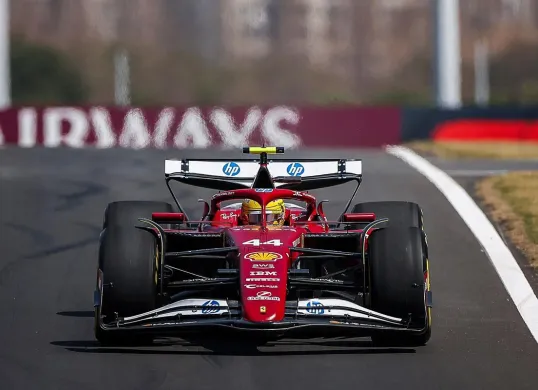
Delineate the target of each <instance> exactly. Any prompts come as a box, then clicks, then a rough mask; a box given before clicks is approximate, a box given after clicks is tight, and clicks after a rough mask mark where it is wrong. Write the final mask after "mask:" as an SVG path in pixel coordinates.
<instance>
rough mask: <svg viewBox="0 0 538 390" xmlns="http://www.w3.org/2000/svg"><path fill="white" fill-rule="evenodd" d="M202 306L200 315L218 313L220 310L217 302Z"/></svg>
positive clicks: (208, 302)
mask: <svg viewBox="0 0 538 390" xmlns="http://www.w3.org/2000/svg"><path fill="white" fill-rule="evenodd" d="M202 306H203V309H202V314H212V313H218V312H219V310H220V305H219V303H218V302H217V301H207V302H204V304H203V305H202Z"/></svg>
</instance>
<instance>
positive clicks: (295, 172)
mask: <svg viewBox="0 0 538 390" xmlns="http://www.w3.org/2000/svg"><path fill="white" fill-rule="evenodd" d="M286 172H288V175H290V176H301V175H302V174H303V173H304V166H303V164H301V163H292V164H290V165H288V168H286Z"/></svg>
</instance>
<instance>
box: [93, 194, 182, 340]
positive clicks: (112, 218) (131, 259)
mask: <svg viewBox="0 0 538 390" xmlns="http://www.w3.org/2000/svg"><path fill="white" fill-rule="evenodd" d="M159 211H162V212H171V211H173V208H172V206H171V205H169V204H167V203H164V202H116V203H111V204H110V205H109V206H108V207H107V210H106V212H105V218H104V223H103V226H104V229H103V231H102V233H101V237H100V246H99V261H98V269H99V270H100V271H101V272H102V277H103V288H102V304H101V318H102V321H103V322H104V323H105V324H106V323H108V322H110V321H112V320H114V319H115V315H116V314H115V313H118V316H120V317H127V316H132V315H136V314H140V313H143V312H146V311H150V310H153V309H155V308H156V300H157V272H158V263H159V261H160V259H159V258H158V253H159V248H158V243H157V240H156V239H155V237H154V236H153V234H152V233H150V232H147V231H144V230H141V229H137V228H136V227H135V225H137V219H138V218H140V217H146V218H151V213H152V212H159ZM138 225H142V223H140V222H139V223H138ZM98 283H99V281H97V284H98ZM97 289H98V286H97ZM98 315H99V313H98V308H96V311H95V336H96V338H97V339H98V340H99V341H100V342H101V343H103V344H125V343H128V344H132V343H133V342H134V339H132V338H131V337H128V336H126V334H125V333H123V332H118V331H116V330H114V331H112V332H111V331H103V330H102V329H101V327H100V326H99V322H98ZM136 340H137V343H140V342H141V343H146V342H150V341H151V338H146V337H144V338H140V337H137V338H136Z"/></svg>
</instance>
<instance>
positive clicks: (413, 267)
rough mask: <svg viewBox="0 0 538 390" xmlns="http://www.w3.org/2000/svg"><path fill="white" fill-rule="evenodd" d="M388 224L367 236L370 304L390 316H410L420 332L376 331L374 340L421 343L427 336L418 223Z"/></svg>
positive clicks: (384, 343)
mask: <svg viewBox="0 0 538 390" xmlns="http://www.w3.org/2000/svg"><path fill="white" fill-rule="evenodd" d="M402 225H403V226H389V227H385V228H381V229H379V230H375V231H373V232H372V234H371V235H370V237H369V247H368V248H369V249H368V259H369V261H368V264H369V267H368V268H369V279H370V280H369V285H370V298H371V308H372V310H375V311H377V312H380V313H383V314H387V315H390V316H393V317H399V318H407V317H408V316H409V315H410V316H411V327H412V328H414V329H423V332H422V333H408V332H406V331H396V332H390V331H389V332H385V333H378V334H375V335H374V336H372V341H373V342H374V344H377V345H382V346H409V347H415V346H421V345H425V344H426V343H427V342H428V341H429V339H430V337H431V322H430V320H431V316H430V308H429V307H427V305H426V291H427V290H429V279H428V278H429V275H428V272H427V271H428V270H427V258H426V256H425V253H424V250H423V248H424V242H423V240H424V236H423V234H422V230H421V229H420V228H419V227H410V226H405V224H402Z"/></svg>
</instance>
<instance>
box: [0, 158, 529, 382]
mask: <svg viewBox="0 0 538 390" xmlns="http://www.w3.org/2000/svg"><path fill="white" fill-rule="evenodd" d="M175 154H176V155H177V156H179V155H181V157H183V156H186V157H193V156H198V157H214V156H215V152H208V151H202V152H200V153H196V152H193V151H189V152H188V153H185V152H183V151H179V152H177V151H176V153H175ZM290 154H291V153H290ZM172 155H174V153H172V152H171V151H169V152H164V151H136V152H135V151H127V150H108V151H95V150H64V149H56V150H42V149H32V150H16V149H3V150H0V307H1V310H2V311H1V313H2V317H1V318H2V320H1V321H0V383H1V385H0V387H1V388H2V389H10V390H11V389H43V390H45V389H54V390H58V389H75V388H76V389H77V390H83V389H95V388H104V389H115V390H120V389H178V388H180V389H214V388H219V389H275V388H294V389H344V388H354V389H357V388H375V389H389V388H390V389H393V388H399V389H416V388H430V389H507V388H510V389H534V390H535V389H537V388H538V369H537V366H538V345H537V344H536V342H535V341H534V340H533V339H532V337H531V335H530V333H529V331H528V329H527V328H526V326H525V324H524V323H523V321H522V320H521V318H520V316H519V314H518V312H517V310H516V308H515V307H514V305H513V304H512V302H511V301H510V299H509V296H508V294H507V293H506V291H505V289H504V287H503V285H502V283H501V281H500V279H499V278H498V277H497V275H496V273H495V270H494V268H493V267H492V266H491V264H490V263H489V260H488V259H487V257H486V256H485V255H484V254H483V252H482V251H481V248H480V246H479V244H478V243H477V241H476V240H475V239H474V237H473V236H472V234H471V233H470V231H469V230H468V229H467V227H466V225H465V224H464V223H463V221H462V220H461V218H460V217H459V216H458V215H457V214H456V213H455V212H454V211H453V209H452V207H451V206H450V205H449V204H448V202H447V201H446V200H445V198H444V197H443V196H442V195H441V194H440V193H439V192H438V190H437V189H436V188H435V187H434V186H433V185H432V184H430V183H429V182H428V181H427V180H426V179H425V178H424V177H422V176H421V175H420V174H418V173H417V172H415V171H414V170H413V169H412V168H410V167H409V166H407V165H405V164H404V163H403V162H401V161H400V160H398V159H397V158H395V157H392V156H389V155H387V154H385V153H384V152H382V151H372V150H370V151H359V150H355V151H345V152H330V153H329V152H326V151H320V152H315V151H310V152H302V153H297V152H295V153H294V155H296V156H297V157H354V158H362V159H363V161H364V182H363V186H362V188H361V190H360V191H359V197H358V198H357V200H361V201H367V200H378V199H381V200H392V199H399V200H411V201H416V202H418V203H419V204H420V205H421V206H422V207H423V209H424V213H425V224H426V229H427V232H428V242H429V245H430V267H431V275H432V287H433V298H434V312H433V313H434V317H433V324H434V325H433V326H434V328H433V336H432V339H431V341H430V343H429V344H428V345H427V346H425V347H421V348H417V349H375V348H373V347H372V346H371V345H370V342H369V340H368V339H355V340H351V341H349V340H323V339H316V340H312V341H311V342H304V341H296V340H285V341H283V342H280V343H277V344H274V345H269V346H267V347H260V348H259V349H258V350H246V349H243V348H241V346H240V345H238V344H228V343H226V342H225V341H223V342H222V343H219V344H215V345H214V346H213V347H212V348H210V349H208V348H202V347H199V346H196V345H190V344H187V343H181V342H179V343H177V344H170V343H162V344H161V345H156V346H151V347H138V348H101V347H100V346H99V344H98V343H96V342H95V341H94V338H93V333H92V293H93V288H94V281H95V271H96V254H97V239H98V235H99V231H100V226H101V222H102V213H103V210H104V208H105V206H106V204H107V203H108V202H110V201H114V200H127V199H148V200H150V199H152V200H170V197H169V195H168V192H167V189H166V187H165V185H164V181H163V169H164V163H163V159H164V158H165V157H170V156H172ZM230 155H231V156H234V157H236V158H237V157H242V156H241V155H240V154H237V153H234V154H227V155H225V154H220V155H219V156H222V157H225V156H230ZM177 188H178V190H181V191H182V192H181V193H180V198H181V199H182V200H183V203H184V206H186V208H187V211H188V212H189V213H190V215H191V216H194V215H198V213H197V210H198V208H197V206H198V205H197V203H196V200H197V199H198V198H202V197H208V196H209V195H211V194H212V192H211V191H206V190H198V189H195V188H188V187H185V186H178V187H177ZM351 189H352V187H351V188H346V187H344V186H342V187H341V188H338V189H330V190H322V191H317V192H315V193H316V194H317V195H318V196H319V198H320V199H330V200H331V202H330V203H329V204H328V207H327V208H326V210H327V211H328V212H329V215H330V216H332V217H333V218H336V217H337V216H338V215H339V212H340V211H341V210H342V208H343V207H344V205H345V202H346V200H347V198H346V196H347V194H348V192H350V190H351ZM344 190H345V191H344Z"/></svg>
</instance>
